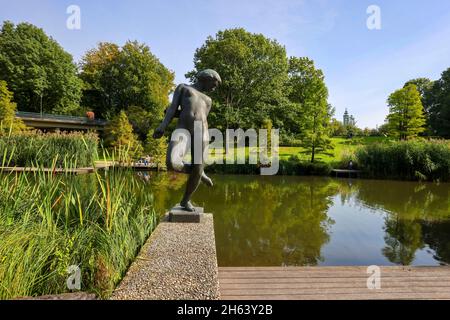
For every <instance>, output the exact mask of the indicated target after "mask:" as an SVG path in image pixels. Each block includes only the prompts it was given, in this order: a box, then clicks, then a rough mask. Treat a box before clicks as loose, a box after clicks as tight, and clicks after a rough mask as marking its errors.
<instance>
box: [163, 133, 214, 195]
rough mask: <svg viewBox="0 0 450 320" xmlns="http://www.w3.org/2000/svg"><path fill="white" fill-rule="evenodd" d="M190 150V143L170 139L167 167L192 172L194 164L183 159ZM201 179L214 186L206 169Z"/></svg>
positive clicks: (177, 170)
mask: <svg viewBox="0 0 450 320" xmlns="http://www.w3.org/2000/svg"><path fill="white" fill-rule="evenodd" d="M188 151H189V150H188V145H187V143H185V142H184V141H170V143H169V146H168V148H167V155H166V165H167V169H168V170H171V171H176V172H181V173H186V174H190V173H191V171H192V164H190V163H185V162H184V161H183V159H184V157H185V156H186V154H187V152H188ZM201 181H203V182H204V183H205V184H206V185H207V186H210V187H212V186H213V182H212V180H211V179H210V178H209V177H208V176H207V175H206V174H205V172H204V171H203V172H202V176H201Z"/></svg>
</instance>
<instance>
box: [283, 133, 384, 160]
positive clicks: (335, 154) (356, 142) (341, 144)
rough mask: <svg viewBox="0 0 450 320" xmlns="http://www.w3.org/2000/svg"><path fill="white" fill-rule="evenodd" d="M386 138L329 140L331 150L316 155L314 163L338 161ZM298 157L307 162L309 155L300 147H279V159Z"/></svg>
mask: <svg viewBox="0 0 450 320" xmlns="http://www.w3.org/2000/svg"><path fill="white" fill-rule="evenodd" d="M387 139H388V138H385V137H357V138H353V139H346V138H341V137H334V138H331V143H332V145H333V147H334V148H333V150H330V151H327V153H324V154H322V153H321V154H316V157H315V159H316V161H323V162H326V163H332V162H336V161H339V159H340V158H341V156H342V154H343V153H345V152H352V151H354V150H356V148H358V147H359V146H362V145H368V144H371V143H375V142H383V141H386V140H387ZM293 155H294V156H299V157H300V159H302V160H305V161H308V160H310V158H311V155H310V154H308V153H305V149H304V148H302V147H280V159H288V158H289V157H290V156H293Z"/></svg>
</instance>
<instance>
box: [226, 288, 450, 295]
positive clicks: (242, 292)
mask: <svg viewBox="0 0 450 320" xmlns="http://www.w3.org/2000/svg"><path fill="white" fill-rule="evenodd" d="M410 292H413V293H429V292H443V293H447V294H449V297H450V288H449V287H432V288H430V287H428V288H423V287H397V288H384V287H381V289H373V290H371V289H368V288H367V287H366V288H361V287H360V288H302V289H297V288H295V289H286V288H283V289H277V288H263V289H251V288H242V289H222V288H220V293H221V294H223V295H225V296H226V295H280V294H293V295H303V294H334V295H339V294H344V293H352V294H354V293H362V294H366V293H371V294H380V293H410Z"/></svg>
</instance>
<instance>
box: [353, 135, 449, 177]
mask: <svg viewBox="0 0 450 320" xmlns="http://www.w3.org/2000/svg"><path fill="white" fill-rule="evenodd" d="M356 157H357V162H358V164H359V166H360V168H362V169H363V170H364V171H365V172H366V174H367V175H368V176H369V177H372V178H396V179H407V180H431V181H433V180H440V181H449V179H450V144H449V143H448V142H447V141H442V140H431V141H421V140H411V141H397V142H393V143H374V144H370V145H366V146H364V147H361V148H359V149H358V150H357V151H356Z"/></svg>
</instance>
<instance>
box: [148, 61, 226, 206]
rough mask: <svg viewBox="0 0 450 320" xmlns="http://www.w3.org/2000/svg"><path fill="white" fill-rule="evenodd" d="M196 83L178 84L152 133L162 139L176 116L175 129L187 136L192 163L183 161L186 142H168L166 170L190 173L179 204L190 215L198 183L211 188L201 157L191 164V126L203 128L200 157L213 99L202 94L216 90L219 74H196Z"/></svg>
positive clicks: (204, 142) (213, 72)
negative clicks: (161, 120)
mask: <svg viewBox="0 0 450 320" xmlns="http://www.w3.org/2000/svg"><path fill="white" fill-rule="evenodd" d="M196 78H197V80H196V82H195V83H194V84H193V85H186V84H180V85H179V86H178V87H177V88H176V89H175V92H174V94H173V99H172V103H171V105H170V106H169V108H168V109H167V110H166V115H165V117H164V120H163V122H162V123H161V125H160V126H159V127H158V128H157V129H156V130H155V132H154V133H153V137H154V138H156V139H159V138H161V137H162V136H163V134H164V131H165V130H166V128H167V126H168V125H169V123H170V122H171V121H172V119H173V118H174V117H177V116H178V117H179V119H178V124H177V127H176V128H177V129H184V130H187V131H188V132H189V134H190V138H191V139H190V141H192V143H190V146H191V147H190V149H191V163H185V162H183V158H184V157H185V156H186V154H187V152H188V151H189V150H188V149H189V145H188V141H187V140H186V139H185V140H181V141H180V140H176V141H172V140H171V141H170V143H169V146H168V148H167V155H166V156H167V158H166V163H167V169H168V170H173V171H177V172H183V173H187V174H189V178H188V181H187V184H186V191H185V193H184V196H183V199H182V200H181V202H180V206H181V207H182V208H183V209H184V210H186V211H189V212H194V211H195V208H194V206H193V205H192V203H191V202H190V199H191V196H192V194H193V193H194V191H195V190H196V189H197V187H198V185H199V184H200V181H203V182H204V183H205V184H206V185H208V186H210V187H212V186H213V182H212V181H211V179H210V178H209V177H208V176H207V175H206V174H205V172H204V168H205V164H204V159H203V157H202V159H201V161H200V163H195V162H194V154H195V152H199V150H196V147H195V143H194V142H193V141H194V124H195V122H197V121H199V123H201V127H202V133H203V136H202V137H201V138H202V141H201V143H200V145H201V148H202V150H201V154H202V155H203V152H204V150H205V148H206V147H207V145H208V143H209V134H208V119H207V118H208V114H209V111H210V110H211V104H212V100H211V98H210V97H208V96H207V95H206V94H205V92H210V91H213V90H215V89H216V88H217V87H218V86H219V84H220V83H221V82H222V80H221V79H220V76H219V74H218V73H217V72H216V71H214V70H211V69H206V70H203V71H201V72H199V73H198V74H197V77H196Z"/></svg>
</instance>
